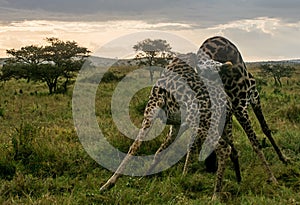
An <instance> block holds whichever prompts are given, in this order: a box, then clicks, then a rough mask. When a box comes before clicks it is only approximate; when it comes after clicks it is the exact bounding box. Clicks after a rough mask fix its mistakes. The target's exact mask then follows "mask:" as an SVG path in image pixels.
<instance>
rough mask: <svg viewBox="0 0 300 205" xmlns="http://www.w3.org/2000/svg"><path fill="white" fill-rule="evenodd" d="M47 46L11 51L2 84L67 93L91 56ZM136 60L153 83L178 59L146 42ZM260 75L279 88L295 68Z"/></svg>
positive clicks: (64, 44) (273, 68) (71, 44)
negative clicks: (20, 81)
mask: <svg viewBox="0 0 300 205" xmlns="http://www.w3.org/2000/svg"><path fill="white" fill-rule="evenodd" d="M46 42H47V43H48V45H46V46H36V45H30V46H25V47H22V48H20V49H18V50H16V49H9V50H7V51H6V52H7V54H8V55H9V56H10V57H9V58H8V59H7V60H6V61H5V63H4V65H3V66H2V68H1V70H0V71H1V72H0V80H1V81H8V80H10V79H12V78H15V79H26V80H27V82H30V81H39V82H44V83H46V84H47V86H48V90H49V94H53V93H57V92H63V93H65V92H67V88H68V85H70V84H72V83H73V82H74V77H76V75H77V73H78V72H79V70H80V69H81V67H82V65H83V63H84V62H85V60H86V59H87V58H88V57H89V56H90V53H91V51H89V50H88V48H85V47H81V46H79V45H78V44H77V42H75V41H62V40H60V39H58V38H54V37H51V38H46ZM133 49H134V50H135V52H136V55H135V59H138V60H140V61H139V66H144V67H145V66H146V68H147V69H148V70H149V74H150V80H151V82H152V81H153V75H154V71H156V70H157V65H159V66H160V67H164V66H165V65H167V64H168V60H169V59H170V58H173V57H174V56H176V54H175V52H173V51H172V47H171V46H170V44H169V43H168V42H167V41H166V40H162V39H154V40H152V39H149V38H147V39H144V40H142V41H139V42H137V44H135V45H134V46H133ZM259 69H260V75H261V76H263V77H272V78H273V79H274V84H275V85H276V86H282V82H281V78H282V77H287V78H291V76H292V75H293V73H294V71H295V67H293V66H290V65H283V64H276V65H273V64H268V63H263V64H260V66H259Z"/></svg>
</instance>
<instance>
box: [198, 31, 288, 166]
mask: <svg viewBox="0 0 300 205" xmlns="http://www.w3.org/2000/svg"><path fill="white" fill-rule="evenodd" d="M197 55H198V58H201V57H202V56H204V55H207V56H209V58H210V59H212V60H215V61H218V62H221V63H224V62H227V61H230V62H231V63H232V64H233V67H232V68H231V69H227V70H225V72H222V73H220V76H221V78H222V81H223V83H224V87H225V91H226V93H227V95H228V96H229V98H230V100H231V103H232V107H233V114H234V115H235V116H236V118H237V120H238V121H239V123H240V124H241V125H242V127H243V129H244V131H245V133H246V134H247V136H248V138H249V140H250V141H251V143H252V144H253V146H254V149H255V150H259V149H261V147H260V145H259V143H258V141H257V140H256V135H255V133H254V131H253V129H252V127H251V122H250V120H249V115H248V111H247V107H248V104H250V105H251V107H252V109H253V111H254V113H255V115H256V117H257V119H258V121H259V123H260V126H261V128H262V130H263V133H264V134H265V135H266V136H267V138H268V139H269V140H270V142H271V144H272V146H273V148H274V149H275V151H276V153H277V155H278V157H279V159H280V160H281V161H282V162H283V163H285V164H287V162H288V160H287V158H286V157H285V156H284V155H283V154H282V152H281V150H280V148H279V147H278V146H277V144H276V142H275V140H274V138H273V137H272V133H271V130H270V129H269V127H268V124H267V122H266V120H265V118H264V115H263V112H262V107H261V104H260V96H259V93H258V91H257V89H256V83H255V79H254V77H253V75H252V74H251V73H250V72H249V71H248V70H247V68H246V65H245V63H244V61H243V58H242V55H241V53H240V52H239V50H238V49H237V47H236V46H235V45H234V44H233V43H232V42H231V41H230V40H228V39H226V38H224V37H222V36H214V37H211V38H208V39H206V40H205V41H204V42H203V44H202V45H201V46H200V48H199V50H198V53H197ZM235 156H237V155H235ZM236 160H237V159H236ZM205 163H206V167H207V169H208V170H210V171H215V170H216V166H217V165H216V159H215V154H214V153H212V154H211V155H210V156H209V157H208V158H207V160H206V161H205ZM237 163H238V162H236V163H235V166H236V168H238V166H239V165H238V164H237Z"/></svg>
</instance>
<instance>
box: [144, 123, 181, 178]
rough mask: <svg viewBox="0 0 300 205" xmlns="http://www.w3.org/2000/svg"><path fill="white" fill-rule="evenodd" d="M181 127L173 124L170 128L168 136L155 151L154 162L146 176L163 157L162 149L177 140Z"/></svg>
mask: <svg viewBox="0 0 300 205" xmlns="http://www.w3.org/2000/svg"><path fill="white" fill-rule="evenodd" d="M179 129H180V126H179V125H172V126H171V127H170V130H169V133H168V135H167V137H166V138H165V140H164V142H163V143H162V144H161V145H160V147H159V148H158V150H157V151H156V152H155V155H154V159H153V162H152V164H151V165H150V167H149V169H148V170H147V172H146V173H145V176H147V175H149V174H151V173H152V171H153V169H155V167H156V165H157V164H158V163H159V161H160V159H161V155H160V153H161V151H163V150H164V149H166V148H167V147H168V146H169V145H170V144H171V143H172V142H173V141H174V140H175V138H176V136H177V135H178V133H179Z"/></svg>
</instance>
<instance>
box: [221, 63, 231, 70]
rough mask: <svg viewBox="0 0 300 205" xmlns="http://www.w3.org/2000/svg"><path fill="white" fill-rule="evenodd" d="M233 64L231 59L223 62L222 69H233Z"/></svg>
mask: <svg viewBox="0 0 300 205" xmlns="http://www.w3.org/2000/svg"><path fill="white" fill-rule="evenodd" d="M232 66H233V64H232V63H231V62H230V61H226V62H225V63H223V64H222V65H221V68H220V70H227V69H231V68H232Z"/></svg>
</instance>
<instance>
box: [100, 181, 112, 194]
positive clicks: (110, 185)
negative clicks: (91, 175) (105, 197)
mask: <svg viewBox="0 0 300 205" xmlns="http://www.w3.org/2000/svg"><path fill="white" fill-rule="evenodd" d="M114 185H115V184H114V183H111V182H106V183H105V184H104V185H103V186H102V187H101V188H100V189H99V191H100V192H104V191H107V190H109V189H111V188H112V187H113V186H114Z"/></svg>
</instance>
